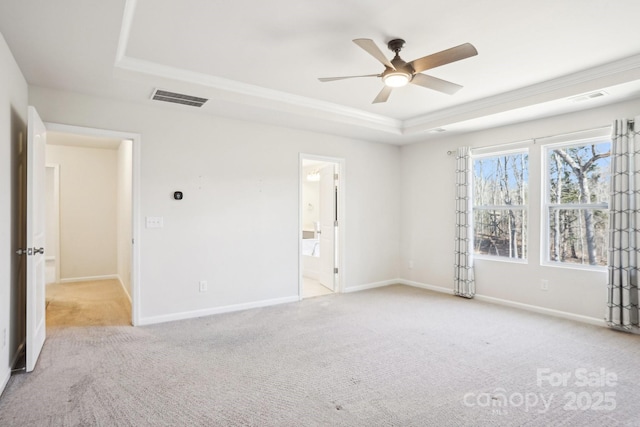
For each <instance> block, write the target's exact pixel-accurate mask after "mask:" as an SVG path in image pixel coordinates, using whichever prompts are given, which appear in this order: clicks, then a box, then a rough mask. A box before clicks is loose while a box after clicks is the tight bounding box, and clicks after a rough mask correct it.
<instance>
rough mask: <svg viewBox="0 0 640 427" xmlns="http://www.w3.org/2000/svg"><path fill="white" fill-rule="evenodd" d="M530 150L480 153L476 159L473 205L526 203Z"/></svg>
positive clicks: (474, 165) (474, 163)
mask: <svg viewBox="0 0 640 427" xmlns="http://www.w3.org/2000/svg"><path fill="white" fill-rule="evenodd" d="M528 181H529V156H528V154H527V153H514V154H504V155H500V156H493V157H480V158H476V159H474V161H473V186H474V188H473V190H474V191H473V204H474V206H501V205H524V204H526V200H527V198H528V195H527V189H528V185H527V183H528Z"/></svg>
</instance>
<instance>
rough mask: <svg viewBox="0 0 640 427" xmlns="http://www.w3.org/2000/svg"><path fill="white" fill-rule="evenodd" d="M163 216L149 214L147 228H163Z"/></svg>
mask: <svg viewBox="0 0 640 427" xmlns="http://www.w3.org/2000/svg"><path fill="white" fill-rule="evenodd" d="M163 222H164V221H163V218H162V217H161V216H148V217H147V228H162V227H163V226H164V224H163Z"/></svg>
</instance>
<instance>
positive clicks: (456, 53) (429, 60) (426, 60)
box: [409, 43, 478, 73]
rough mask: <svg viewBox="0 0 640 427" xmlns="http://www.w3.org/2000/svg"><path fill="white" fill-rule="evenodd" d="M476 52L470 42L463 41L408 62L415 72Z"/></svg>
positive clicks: (470, 55)
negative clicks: (457, 44)
mask: <svg viewBox="0 0 640 427" xmlns="http://www.w3.org/2000/svg"><path fill="white" fill-rule="evenodd" d="M477 54H478V51H477V50H476V48H475V47H474V46H473V45H472V44H471V43H464V44H461V45H460V46H456V47H452V48H451V49H446V50H443V51H440V52H438V53H433V54H431V55H427V56H424V57H422V58H418V59H415V60H413V61H411V62H409V65H411V66H412V67H413V69H414V70H415V72H416V73H420V72H422V71H425V70H430V69H431V68H436V67H439V66H441V65H445V64H450V63H451V62H456V61H459V60H461V59H465V58H469V57H472V56H475V55H477Z"/></svg>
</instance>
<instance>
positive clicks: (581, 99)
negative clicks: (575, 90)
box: [569, 90, 607, 102]
mask: <svg viewBox="0 0 640 427" xmlns="http://www.w3.org/2000/svg"><path fill="white" fill-rule="evenodd" d="M606 95H607V92H605V91H603V90H599V91H597V92H591V93H586V94H584V95H579V96H574V97H573V98H569V99H570V100H571V101H573V102H584V101H589V100H591V99H595V98H600V97H602V96H606Z"/></svg>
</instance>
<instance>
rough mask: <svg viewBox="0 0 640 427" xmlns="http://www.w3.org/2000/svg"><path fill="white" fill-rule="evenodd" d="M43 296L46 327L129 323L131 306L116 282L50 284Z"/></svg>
mask: <svg viewBox="0 0 640 427" xmlns="http://www.w3.org/2000/svg"><path fill="white" fill-rule="evenodd" d="M46 294H47V295H46V300H47V328H55V327H68V326H118V325H122V326H124V325H130V324H131V303H130V302H129V299H128V298H127V295H126V294H125V292H124V290H123V289H122V286H121V285H120V282H118V281H117V280H99V281H90V282H74V283H52V284H49V285H47V290H46Z"/></svg>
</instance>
